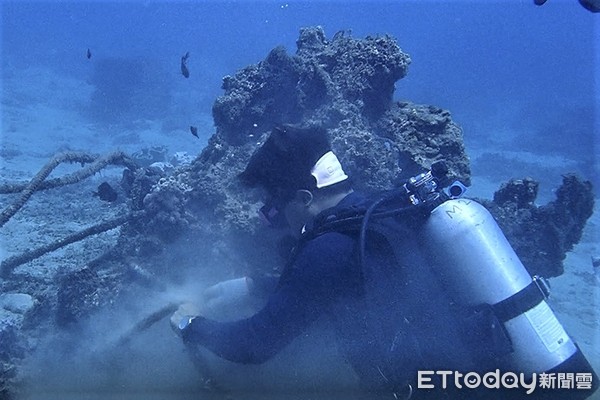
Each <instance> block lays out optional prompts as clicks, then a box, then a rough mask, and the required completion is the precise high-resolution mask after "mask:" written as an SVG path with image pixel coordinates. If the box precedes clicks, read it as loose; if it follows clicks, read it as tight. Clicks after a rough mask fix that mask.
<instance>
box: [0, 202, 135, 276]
mask: <svg viewBox="0 0 600 400" xmlns="http://www.w3.org/2000/svg"><path fill="white" fill-rule="evenodd" d="M143 214H144V211H138V212H135V213H131V214H127V215H123V216H120V217H117V218H113V219H110V220H108V221H104V222H101V223H99V224H96V225H93V226H90V227H89V228H86V229H84V230H82V231H79V232H76V233H73V234H71V235H69V236H66V237H64V238H61V239H58V240H56V241H54V242H52V243H48V244H46V245H44V246H40V247H38V248H36V249H33V250H30V251H26V252H24V253H21V254H19V255H16V256H13V257H9V258H7V259H6V260H4V261H2V263H0V277H1V278H7V277H8V276H9V275H10V274H11V272H12V271H13V270H14V269H15V268H16V267H18V266H19V265H21V264H25V263H26V262H29V261H32V260H35V259H36V258H39V257H41V256H43V255H44V254H46V253H49V252H51V251H54V250H58V249H60V248H61V247H64V246H66V245H68V244H71V243H75V242H79V241H80V240H83V239H85V238H86V237H88V236H92V235H97V234H99V233H102V232H106V231H109V230H111V229H115V228H117V227H119V226H121V225H123V224H124V223H125V222H127V221H129V220H132V219H135V218H139V217H140V216H142V215H143Z"/></svg>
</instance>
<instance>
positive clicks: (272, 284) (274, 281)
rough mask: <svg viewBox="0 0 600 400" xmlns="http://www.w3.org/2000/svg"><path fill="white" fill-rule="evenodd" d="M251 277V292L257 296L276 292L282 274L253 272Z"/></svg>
mask: <svg viewBox="0 0 600 400" xmlns="http://www.w3.org/2000/svg"><path fill="white" fill-rule="evenodd" d="M249 278H250V282H251V284H250V294H252V295H253V296H257V297H262V296H269V295H270V294H272V293H274V292H275V289H276V288H277V285H278V284H279V279H280V278H281V275H279V274H253V275H250V276H249Z"/></svg>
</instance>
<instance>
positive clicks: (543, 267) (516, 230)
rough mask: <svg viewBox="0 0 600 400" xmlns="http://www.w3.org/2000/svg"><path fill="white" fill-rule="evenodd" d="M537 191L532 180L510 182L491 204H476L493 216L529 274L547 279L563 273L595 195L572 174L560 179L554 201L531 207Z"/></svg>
mask: <svg viewBox="0 0 600 400" xmlns="http://www.w3.org/2000/svg"><path fill="white" fill-rule="evenodd" d="M537 191H538V183H537V182H536V181H534V180H533V179H531V178H525V179H513V180H511V181H509V182H507V183H504V184H503V185H502V187H501V188H500V189H499V190H498V191H497V192H496V193H495V194H494V199H493V201H490V200H479V201H480V202H482V204H483V205H484V206H486V207H487V208H488V209H489V211H490V212H491V213H492V215H494V218H496V220H497V221H498V224H499V225H500V227H501V228H502V230H503V232H504V233H505V235H506V236H507V238H508V240H509V242H510V244H511V245H512V246H513V248H514V249H515V252H516V253H517V255H518V256H519V258H520V259H521V261H522V262H523V264H524V265H525V267H526V268H527V270H528V271H529V273H530V274H532V275H541V276H544V277H546V278H550V277H555V276H559V275H561V274H562V273H563V272H564V266H563V260H564V259H565V256H566V253H567V252H569V251H570V250H572V249H573V246H574V245H575V244H577V243H578V242H579V240H580V239H581V233H582V231H583V228H584V227H585V224H586V222H587V220H588V218H590V216H591V215H592V212H593V210H594V193H593V190H592V184H591V183H590V182H589V181H583V180H581V179H580V178H578V177H577V176H575V175H565V176H564V177H563V182H562V185H560V187H559V188H558V189H557V190H556V199H555V200H553V201H551V202H549V203H548V204H545V205H542V206H536V205H535V204H534V201H535V199H536V197H537Z"/></svg>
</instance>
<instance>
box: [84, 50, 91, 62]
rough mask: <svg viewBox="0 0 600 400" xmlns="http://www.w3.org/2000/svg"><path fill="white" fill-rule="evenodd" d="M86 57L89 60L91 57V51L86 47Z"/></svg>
mask: <svg viewBox="0 0 600 400" xmlns="http://www.w3.org/2000/svg"><path fill="white" fill-rule="evenodd" d="M85 55H86V57H87V59H88V60H89V59H90V58H92V52H91V51H90V49H87V52H86V53H85Z"/></svg>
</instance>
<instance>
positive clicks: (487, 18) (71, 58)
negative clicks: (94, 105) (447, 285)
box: [0, 0, 600, 178]
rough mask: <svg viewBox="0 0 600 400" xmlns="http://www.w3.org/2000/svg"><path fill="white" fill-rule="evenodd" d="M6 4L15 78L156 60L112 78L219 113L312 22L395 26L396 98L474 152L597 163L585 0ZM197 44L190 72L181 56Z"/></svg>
mask: <svg viewBox="0 0 600 400" xmlns="http://www.w3.org/2000/svg"><path fill="white" fill-rule="evenodd" d="M0 4H1V13H2V14H1V15H2V41H1V43H2V48H1V51H2V65H3V71H4V72H3V73H4V74H5V71H7V70H10V71H12V72H13V73H15V71H16V75H17V78H18V74H19V71H21V70H24V69H26V68H29V67H36V68H37V67H40V68H41V67H46V68H49V69H52V70H54V71H58V72H60V73H61V74H64V75H65V76H72V77H75V78H78V79H87V80H88V81H89V80H92V83H94V81H93V79H94V68H96V71H97V70H98V69H97V68H98V64H100V63H102V61H103V60H106V59H126V60H136V59H137V60H139V59H144V60H147V62H146V63H145V65H146V67H147V66H148V65H151V66H152V68H153V69H148V68H146V69H144V70H143V71H142V70H140V65H136V64H132V65H131V70H132V71H131V75H125V76H121V77H119V76H114V77H113V78H112V79H113V82H112V83H111V84H117V85H119V84H121V83H122V82H119V79H121V80H123V81H131V79H132V76H135V75H136V74H137V75H143V74H146V75H152V76H154V78H152V79H153V80H152V82H151V83H152V84H153V85H158V86H159V88H158V89H157V90H159V91H161V92H163V93H164V92H168V91H172V92H175V93H178V94H179V97H178V99H179V102H180V103H181V104H180V105H179V107H178V106H177V105H175V108H177V107H178V111H181V110H183V109H184V108H185V112H184V113H183V114H184V115H185V116H186V117H187V118H188V119H189V117H190V116H191V115H194V114H206V115H208V114H210V110H211V106H212V102H213V101H214V99H215V98H216V97H217V96H218V95H220V94H221V93H222V91H221V89H220V85H221V78H222V77H223V76H224V75H228V74H233V73H235V71H237V70H238V69H240V68H243V67H245V66H246V65H248V64H253V63H257V62H259V61H260V60H262V59H263V58H264V57H265V56H266V54H268V52H269V51H270V50H271V49H272V48H274V47H275V46H277V45H283V46H285V47H286V48H287V50H288V52H290V53H293V52H294V51H295V41H296V39H297V37H298V32H299V29H300V28H301V27H305V26H311V25H321V26H323V27H324V29H325V31H326V33H327V35H329V36H330V37H331V36H333V35H334V34H335V33H336V32H338V31H340V30H349V31H351V32H352V35H353V36H355V37H364V36H366V35H378V34H390V35H392V36H394V37H395V38H397V40H398V42H399V44H400V46H401V48H402V49H403V50H404V51H405V52H407V53H409V54H410V56H411V58H412V64H411V66H410V69H409V74H408V76H407V77H406V78H404V79H402V80H401V81H399V82H398V83H397V90H396V94H395V97H396V98H397V99H400V100H409V101H412V102H415V103H425V104H433V105H436V106H439V107H442V108H445V109H448V110H450V111H451V112H452V115H453V117H454V119H455V120H456V122H458V123H459V124H460V125H461V126H462V127H463V129H464V132H465V141H466V143H467V144H468V145H470V146H471V147H472V149H473V151H474V152H475V153H474V154H477V153H476V152H477V149H479V148H482V149H486V150H489V148H490V145H493V146H497V148H496V150H497V151H521V150H524V151H531V152H533V153H540V152H541V153H544V154H546V155H548V154H550V155H554V156H558V157H563V156H565V157H567V158H569V159H574V160H585V162H579V163H575V164H576V165H574V166H573V169H576V170H578V171H581V172H583V173H584V174H585V175H588V176H590V177H591V176H593V175H596V172H597V170H594V168H593V165H592V164H593V159H594V156H595V154H598V147H597V146H598V125H599V122H598V114H599V112H598V107H599V106H598V103H599V101H598V97H599V95H598V82H597V80H598V78H597V72H596V71H597V69H598V67H597V65H598V57H599V56H598V52H599V50H598V49H599V45H598V40H599V39H598V37H600V35H599V34H598V24H599V22H598V17H597V16H596V15H593V14H592V13H590V12H588V11H587V10H585V9H584V8H583V7H581V6H580V5H579V4H578V3H577V1H575V0H550V1H549V2H548V3H547V4H545V5H544V6H542V7H537V6H535V5H533V2H532V1H531V0H507V1H493V2H487V1H486V2H478V1H474V0H473V1H466V0H465V1H447V2H446V1H429V0H428V1H402V0H400V1H197V2H189V1H188V2H186V1H174V2H170V1H169V2H167V1H164V2H163V1H126V2H117V1H81V2H68V1H6V0H3V1H2V2H1V3H0ZM88 48H89V49H90V51H91V54H92V58H91V59H90V60H88V59H86V51H87V49H88ZM188 51H189V52H190V59H189V68H190V71H191V77H190V79H189V80H185V79H182V76H181V74H180V72H179V61H180V57H181V56H182V55H183V54H184V53H186V52H188ZM107 68H108V67H107ZM108 71H109V72H110V70H108ZM107 75H110V74H107ZM138 78H139V76H138ZM105 79H111V78H110V77H109V78H106V77H105ZM105 83H106V82H105ZM124 93H126V92H124ZM155 97H156V92H149V93H148V96H145V97H143V99H142V100H139V99H138V100H136V102H137V103H138V105H141V106H143V105H144V104H143V103H144V102H145V101H146V102H148V103H151V102H152V101H155V102H156V103H157V104H156V106H157V107H159V108H160V105H159V104H158V100H156V99H155ZM153 98H154V99H153ZM151 114H152V112H151ZM594 118H596V119H594ZM181 125H182V126H186V125H189V121H187V120H186V121H183V120H182V121H181ZM205 135H208V133H205ZM486 160H488V161H489V156H487V158H486V157H484V158H483V159H482V161H481V163H479V164H477V163H474V169H475V173H476V172H478V168H479V170H481V172H484V170H485V168H486ZM519 165H520V164H518V163H516V164H515V165H514V168H518V166H519ZM526 172H527V171H516V173H517V174H519V173H520V174H525V173H526ZM497 178H499V177H497ZM502 178H504V177H502ZM554 178H555V177H554Z"/></svg>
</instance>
